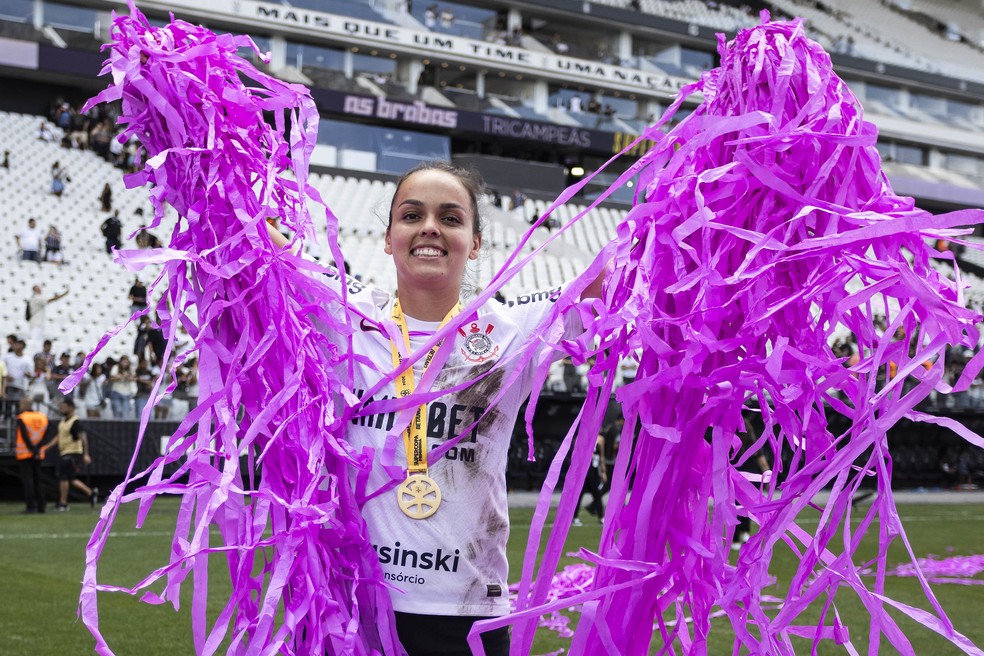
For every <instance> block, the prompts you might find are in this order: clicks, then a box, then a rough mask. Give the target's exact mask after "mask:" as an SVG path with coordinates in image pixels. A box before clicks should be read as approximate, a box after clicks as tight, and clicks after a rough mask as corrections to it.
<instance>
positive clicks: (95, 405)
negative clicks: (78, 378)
mask: <svg viewBox="0 0 984 656" xmlns="http://www.w3.org/2000/svg"><path fill="white" fill-rule="evenodd" d="M105 384H106V375H105V374H104V373H103V366H102V365H101V364H99V363H98V362H93V363H92V366H90V367H89V371H88V372H86V374H85V375H84V376H83V377H82V382H81V383H79V394H80V395H81V397H82V405H83V407H84V408H85V416H86V417H92V418H96V417H102V414H103V408H104V407H105V406H106V396H105V395H104V394H103V386H104V385H105Z"/></svg>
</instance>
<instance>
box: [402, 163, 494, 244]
mask: <svg viewBox="0 0 984 656" xmlns="http://www.w3.org/2000/svg"><path fill="white" fill-rule="evenodd" d="M421 171H441V172H443V173H447V174H449V175H452V176H454V177H455V178H456V179H457V180H458V182H460V183H461V186H462V187H464V188H465V191H467V192H468V197H469V198H470V199H471V206H472V217H473V219H474V221H473V222H472V233H473V234H476V235H480V234H482V227H483V226H482V220H481V216H479V213H478V199H479V198H481V197H482V196H484V195H485V181H484V180H482V176H481V175H480V174H479V173H478V171H476V170H474V169H471V168H465V167H463V166H458V165H457V164H452V163H451V162H445V161H442V160H434V161H429V162H421V163H420V164H417V165H416V166H414V167H413V168H412V169H410V170H409V171H407V172H406V173H404V174H403V175H402V176H400V179H399V180H397V181H396V191H394V192H393V200H391V201H390V208H389V216H388V217H387V223H386V229H387V230H389V228H390V226H392V225H393V203H395V202H396V194H397V193H398V192H399V191H400V187H402V186H403V183H404V182H406V181H407V180H408V179H409V178H410V176H412V175H413V174H414V173H419V172H421Z"/></svg>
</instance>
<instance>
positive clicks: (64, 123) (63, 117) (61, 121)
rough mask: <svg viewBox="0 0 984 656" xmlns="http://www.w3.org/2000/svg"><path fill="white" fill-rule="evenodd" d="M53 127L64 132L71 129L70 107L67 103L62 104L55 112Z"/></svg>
mask: <svg viewBox="0 0 984 656" xmlns="http://www.w3.org/2000/svg"><path fill="white" fill-rule="evenodd" d="M55 125H57V126H58V127H60V128H61V129H62V130H64V131H65V132H68V131H69V130H70V129H71V128H72V107H71V105H69V104H68V103H62V105H61V107H60V108H58V109H57V110H56V111H55Z"/></svg>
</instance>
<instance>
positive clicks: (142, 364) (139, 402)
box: [133, 355, 160, 421]
mask: <svg viewBox="0 0 984 656" xmlns="http://www.w3.org/2000/svg"><path fill="white" fill-rule="evenodd" d="M133 373H134V375H135V376H136V378H137V393H136V395H135V396H134V397H133V410H134V416H135V417H136V419H137V420H138V421H139V420H140V417H141V416H143V411H144V408H145V407H147V402H148V401H150V393H151V391H152V390H153V389H154V379H155V378H156V376H155V374H154V371H153V370H152V369H151V367H150V365H149V364H148V363H147V358H145V357H143V356H142V355H141V356H138V357H137V368H136V370H135V371H134V372H133ZM157 373H158V374H159V373H160V369H157Z"/></svg>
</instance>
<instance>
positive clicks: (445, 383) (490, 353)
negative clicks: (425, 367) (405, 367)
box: [332, 279, 580, 616]
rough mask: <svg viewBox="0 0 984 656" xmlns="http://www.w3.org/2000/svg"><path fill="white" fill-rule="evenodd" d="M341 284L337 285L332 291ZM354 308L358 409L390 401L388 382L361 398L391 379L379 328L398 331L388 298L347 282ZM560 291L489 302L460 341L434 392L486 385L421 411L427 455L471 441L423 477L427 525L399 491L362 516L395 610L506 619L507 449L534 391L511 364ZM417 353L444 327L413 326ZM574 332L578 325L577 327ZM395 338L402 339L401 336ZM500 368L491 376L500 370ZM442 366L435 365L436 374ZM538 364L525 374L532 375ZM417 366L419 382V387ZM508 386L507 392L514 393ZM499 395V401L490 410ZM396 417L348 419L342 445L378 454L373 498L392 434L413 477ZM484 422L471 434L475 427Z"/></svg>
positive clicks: (569, 329)
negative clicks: (410, 512) (429, 481)
mask: <svg viewBox="0 0 984 656" xmlns="http://www.w3.org/2000/svg"><path fill="white" fill-rule="evenodd" d="M332 282H333V283H334V286H337V284H338V282H337V279H335V280H334V281H332ZM348 287H349V296H348V299H349V304H350V306H351V307H352V308H353V309H355V310H356V311H357V313H361V314H363V315H365V316H366V317H367V318H368V320H364V319H362V318H361V317H358V318H356V319H355V320H354V321H353V325H354V326H355V328H356V332H355V334H354V336H353V342H352V347H353V351H354V355H356V356H357V357H361V358H362V359H364V360H365V361H367V362H370V363H374V365H375V366H371V365H363V366H360V367H357V370H356V374H355V381H354V388H355V389H354V391H355V394H356V396H358V397H359V398H360V399H361V400H362V402H363V404H365V403H368V402H370V401H379V400H383V399H392V398H395V396H396V393H397V391H396V386H395V384H394V383H393V382H392V381H391V382H389V383H388V384H386V385H384V386H383V387H382V388H381V389H380V390H379V391H378V392H376V393H375V394H373V395H372V397H371V398H369V397H367V396H366V390H368V389H370V388H372V387H374V386H375V385H376V384H377V383H378V382H379V381H380V380H382V379H383V378H384V377H386V375H387V374H388V373H389V372H390V371H392V368H393V366H392V350H391V348H392V347H391V342H390V340H389V338H388V336H387V334H384V332H382V331H381V330H380V329H379V328H378V327H376V325H377V324H379V323H389V324H391V325H395V324H394V323H393V320H392V310H393V299H392V298H390V297H389V295H387V294H385V293H383V292H380V290H378V289H375V288H373V287H369V286H363V285H362V284H361V283H357V282H356V281H354V280H352V279H349V285H348ZM560 291H561V289H560V288H557V289H555V290H553V291H548V292H538V293H534V294H530V295H525V296H520V297H518V298H517V299H515V300H514V301H511V302H510V303H508V304H501V303H499V302H496V301H489V302H488V303H486V304H485V305H484V306H482V307H481V308H480V309H479V310H478V311H477V312H476V313H474V314H473V315H471V316H469V317H467V321H466V322H465V323H464V324H463V325H462V326H461V328H460V329H459V330H458V331H457V332H456V333H455V337H454V339H455V342H454V344H453V348H452V349H450V355H449V356H448V358H447V360H446V361H445V362H444V365H443V367H442V369H441V370H440V371H439V372H437V377H436V379H435V381H434V385H433V387H432V389H433V390H441V389H448V388H453V387H455V386H457V385H459V384H461V383H462V382H464V381H470V380H475V379H476V378H478V377H479V376H481V374H482V373H484V372H487V371H490V370H491V373H490V374H489V375H487V376H486V377H485V378H482V379H481V380H478V381H477V382H475V383H474V384H473V385H471V386H470V387H466V388H464V389H462V390H459V391H457V392H452V393H449V394H447V395H445V396H442V397H440V398H437V399H434V400H433V401H431V402H430V403H429V404H428V405H427V410H426V439H427V449H428V451H432V450H433V449H435V448H437V447H439V446H441V445H442V444H444V443H445V442H446V441H447V440H450V439H452V438H454V437H455V436H458V435H461V434H462V433H465V436H464V437H463V438H462V439H461V441H459V442H458V443H457V445H456V446H454V447H451V448H450V449H448V450H447V451H446V452H445V453H444V455H443V456H441V457H440V459H439V460H437V461H436V462H433V463H432V464H431V466H430V468H429V471H428V475H429V476H430V477H431V478H433V479H434V480H435V481H436V482H437V484H438V485H439V487H440V488H441V493H442V502H441V505H440V507H439V509H438V510H437V512H436V513H434V514H433V515H431V516H430V517H427V518H426V519H411V518H408V517H407V516H406V515H404V514H403V512H402V511H401V510H400V507H399V505H398V503H397V492H396V488H395V487H393V488H392V489H389V490H386V491H385V492H383V493H382V494H380V495H378V496H376V497H374V498H371V499H369V501H367V502H366V503H365V505H364V506H363V509H362V510H363V516H364V517H365V519H366V522H367V525H368V528H369V534H370V538H371V540H372V543H373V547H374V549H375V550H376V554H377V555H378V556H379V562H380V563H381V565H382V568H383V572H384V576H385V579H386V580H387V581H389V582H390V583H391V584H392V585H393V586H395V587H396V588H399V589H400V590H401V591H402V592H394V593H393V595H392V597H393V606H394V608H395V609H396V610H397V611H400V612H406V613H418V614H425V615H486V616H493V615H503V614H505V613H508V612H509V601H508V590H507V586H508V581H507V575H508V564H507V560H506V542H507V539H508V536H509V515H508V509H507V502H506V485H505V470H506V460H507V454H508V449H509V443H510V439H511V436H512V432H513V426H514V424H515V421H516V417H517V415H518V412H519V408H520V406H521V405H522V403H523V402H524V401H525V400H526V398H527V396H528V395H529V393H530V386H531V378H532V375H531V373H530V372H529V371H523V372H521V374H520V375H519V376H517V377H516V378H515V379H513V380H512V382H508V381H509V378H510V371H511V370H512V369H514V368H515V366H518V365H516V364H515V363H513V365H512V366H509V364H508V362H509V360H510V356H512V355H514V354H515V353H516V352H517V350H518V347H519V346H520V345H521V344H523V342H524V340H525V339H526V338H527V337H528V336H529V335H530V334H531V332H532V331H533V329H534V328H535V327H536V326H537V325H538V323H540V320H541V319H543V318H544V317H545V316H546V314H547V313H548V312H549V310H550V308H551V306H552V305H553V301H555V300H556V298H557V297H558V296H559V294H560ZM571 317H572V319H570V320H567V321H566V324H568V325H560V326H558V327H557V333H558V334H557V338H562V337H565V336H568V335H570V334H571V333H573V332H576V331H579V330H580V322H579V321H578V320H577V319H576V317H574V316H573V314H572V315H571ZM407 324H408V329H409V333H410V340H411V347H412V349H413V350H418V349H420V348H421V347H422V346H424V345H425V343H426V342H427V340H428V339H429V338H430V337H431V336H432V335H433V334H434V332H435V331H436V330H437V329H438V327H439V324H438V323H428V322H420V321H416V320H414V319H413V318H411V317H407ZM574 324H576V325H574ZM396 334H399V333H398V332H397V333H396ZM500 362H501V363H502V366H498V367H497V366H496V365H497V364H498V363H500ZM436 365H437V361H436V360H435V366H436ZM531 366H532V365H526V367H525V368H526V369H529V368H530V367H531ZM420 367H421V361H420V360H418V362H417V363H416V365H415V372H414V379H415V381H416V382H417V384H418V385H419V383H420V381H421V374H422V371H421V368H420ZM507 383H508V385H507ZM503 386H507V388H506V390H505V393H504V395H503V396H502V397H501V399H500V400H499V401H498V402H496V403H495V405H494V407H491V408H490V401H491V400H492V399H494V398H495V397H496V396H497V395H498V394H499V393H500V391H502V389H503ZM398 414H399V413H397V412H382V413H377V414H371V415H368V416H363V417H356V418H354V419H353V420H352V422H351V424H350V426H349V428H348V432H347V436H348V440H349V442H350V443H351V444H352V445H353V446H354V447H356V449H361V448H363V447H371V448H373V449H375V450H376V455H375V458H374V467H373V470H372V472H371V474H370V476H369V479H368V485H367V487H366V491H367V493H368V494H369V495H370V496H371V493H372V492H373V491H375V490H378V489H380V488H381V487H382V486H385V485H386V484H387V483H388V482H389V481H390V478H389V475H388V474H387V473H386V471H385V470H384V468H383V465H384V463H383V462H381V459H382V455H381V454H382V452H383V449H384V446H385V445H386V441H387V436H388V435H390V438H389V439H391V440H395V441H396V455H395V458H394V461H393V463H392V464H395V465H399V466H402V467H406V465H407V461H406V451H405V448H404V445H403V438H402V435H401V434H400V433H399V432H398V431H399V428H400V425H399V424H398V423H397V422H398ZM476 421H478V423H477V425H476V426H475V427H474V428H469V426H471V425H472V424H473V423H475V422H476Z"/></svg>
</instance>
